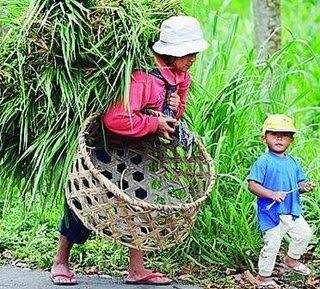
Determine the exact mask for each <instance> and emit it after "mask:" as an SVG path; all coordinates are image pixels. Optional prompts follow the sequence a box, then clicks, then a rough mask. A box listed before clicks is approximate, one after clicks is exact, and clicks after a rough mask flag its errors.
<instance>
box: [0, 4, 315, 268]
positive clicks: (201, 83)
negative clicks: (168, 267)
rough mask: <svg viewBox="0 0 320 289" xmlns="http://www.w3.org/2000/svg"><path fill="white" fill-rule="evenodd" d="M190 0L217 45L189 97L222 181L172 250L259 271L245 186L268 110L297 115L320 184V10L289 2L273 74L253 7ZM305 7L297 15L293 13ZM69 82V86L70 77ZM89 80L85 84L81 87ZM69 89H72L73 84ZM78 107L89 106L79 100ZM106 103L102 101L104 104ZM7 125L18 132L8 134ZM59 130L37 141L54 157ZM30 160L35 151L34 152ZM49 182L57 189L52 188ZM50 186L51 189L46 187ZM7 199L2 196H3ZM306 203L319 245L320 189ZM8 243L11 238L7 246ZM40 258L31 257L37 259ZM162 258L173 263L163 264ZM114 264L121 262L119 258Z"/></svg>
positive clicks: (303, 148) (298, 145)
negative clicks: (257, 39) (257, 35)
mask: <svg viewBox="0 0 320 289" xmlns="http://www.w3.org/2000/svg"><path fill="white" fill-rule="evenodd" d="M183 2H184V6H185V9H186V10H187V12H188V13H190V14H191V15H194V16H195V17H197V18H198V19H199V20H200V21H201V22H202V24H203V27H204V29H205V34H206V38H208V40H209V42H210V43H211V47H210V48H209V49H208V50H207V51H206V52H205V53H202V54H199V55H198V59H197V62H196V65H195V67H194V68H193V71H192V74H193V81H194V84H193V86H192V91H191V93H190V96H189V103H188V109H187V115H186V120H187V121H188V122H189V124H190V126H191V127H192V128H193V129H194V130H195V131H196V132H197V133H198V134H199V135H200V136H201V137H202V138H203V139H204V141H205V143H206V145H207V148H208V149H209V151H210V153H211V155H212V156H213V158H214V160H215V166H216V169H217V172H218V179H217V183H216V186H215V188H214V190H213V192H212V195H211V197H210V199H209V200H208V201H207V202H206V204H205V206H204V207H203V209H202V211H201V213H200V214H199V218H198V220H197V223H196V226H195V228H194V230H193V231H192V232H191V234H190V237H189V238H188V240H187V241H186V242H184V243H183V244H181V245H180V246H178V247H177V248H176V249H175V250H173V251H171V253H173V256H175V260H179V261H181V262H182V261H185V258H188V259H190V260H191V261H192V262H194V263H196V264H198V265H200V266H207V265H208V264H212V265H219V266H222V267H226V266H227V267H232V268H243V267H246V268H248V267H249V268H250V267H254V266H255V261H256V259H257V256H258V251H259V249H260V247H261V244H262V243H261V239H260V235H259V233H258V231H257V228H256V213H255V197H254V196H253V195H251V194H250V193H249V192H248V190H247V188H246V176H247V174H248V172H249V169H250V166H251V165H252V163H253V161H254V160H255V159H256V158H257V157H258V156H259V155H260V154H261V153H262V152H264V150H265V147H264V145H263V143H262V142H261V139H260V134H261V133H260V132H261V125H262V123H263V120H264V119H265V117H266V115H267V114H268V113H286V114H289V115H291V116H293V117H294V119H295V122H296V124H297V126H298V128H299V133H298V134H297V135H296V139H295V142H294V144H293V146H292V148H291V152H292V154H293V155H295V156H296V157H297V158H298V159H299V160H300V161H301V163H302V165H303V167H304V169H305V171H306V172H307V175H308V176H309V178H310V179H312V180H315V181H319V180H320V168H319V155H320V154H319V153H320V147H319V135H320V128H319V121H320V119H319V109H320V107H319V106H320V99H319V93H318V92H319V89H320V83H319V79H320V69H319V67H320V66H319V52H320V46H319V44H320V43H319V38H318V37H316V36H317V31H318V30H319V29H317V28H319V20H318V19H319V15H320V5H319V4H318V3H316V2H314V1H302V0H299V1H296V2H295V3H293V2H292V1H288V0H286V1H282V4H283V9H282V10H283V12H282V16H283V23H284V28H285V29H284V33H283V38H284V41H283V43H284V44H283V48H282V49H281V50H280V51H279V52H277V53H276V54H275V55H273V56H272V58H271V59H270V61H269V62H268V64H267V66H266V67H264V68H261V67H257V65H256V59H255V53H254V50H253V35H252V33H253V27H252V25H253V21H252V15H251V12H250V11H251V10H250V6H249V3H250V1H241V2H240V1H220V2H219V3H218V2H217V1H189V0H184V1H183ZM220 4H221V5H220ZM297 10H299V16H298V17H297V15H296V13H295V11H297ZM230 11H231V12H230ZM146 37H147V36H146ZM68 55H69V54H68ZM70 55H72V53H71V54H70ZM102 59H103V58H102ZM65 64H68V61H67V60H66V61H64V64H63V65H65ZM66 66H67V65H66ZM71 73H73V72H72V70H71ZM65 77H66V79H68V73H67V72H65ZM266 78H268V79H270V81H269V82H268V83H269V86H268V89H267V95H266V96H265V95H263V91H264V89H265V87H264V83H265V79H266ZM85 81H87V79H86V80H85ZM63 83H66V81H64V82H63ZM86 83H87V82H84V83H78V84H77V85H79V87H82V86H83V85H84V84H86ZM47 85H50V84H49V83H48V84H47ZM63 87H65V88H66V89H67V88H68V87H69V85H63ZM76 87H77V86H76ZM49 90H50V89H49ZM63 102H66V103H67V98H65V97H63ZM78 103H79V105H82V102H81V99H79V102H78ZM104 105H105V103H103V101H102V102H101V107H103V106H104ZM18 109H19V107H17V110H18ZM44 115H45V114H44ZM22 124H23V123H22ZM9 128H10V126H9V127H8V128H7V129H9ZM51 131H52V129H51V130H50V133H48V134H44V135H41V138H39V141H40V140H41V139H42V138H47V140H48V142H47V144H48V145H47V147H46V150H45V151H46V152H47V153H52V147H51V146H50V145H49V144H50V141H51V143H52V144H57V143H60V142H61V140H59V139H58V136H56V137H57V139H56V140H54V139H52V138H54V136H53V135H52V134H51ZM76 131H77V129H75V131H74V132H72V137H74V136H75V134H76ZM63 136H64V137H65V136H66V135H65V134H63ZM61 137H62V136H61ZM62 143H63V144H65V143H66V142H64V141H63V142H62ZM57 150H58V148H57ZM68 150H70V148H68ZM30 153H35V152H34V151H32V150H30ZM36 153H38V152H36ZM40 153H41V151H40V152H39V154H40ZM64 156H65V155H64ZM39 166H40V167H41V164H39ZM39 166H38V167H39ZM57 168H58V166H57V167H54V169H55V170H56V169H57ZM60 168H61V167H60ZM8 169H9V167H8ZM61 169H63V168H61ZM2 174H3V170H2V172H1V174H0V179H1V180H4V178H5V181H3V182H1V187H6V188H12V187H14V186H16V185H15V182H14V180H13V179H12V178H8V177H7V176H6V175H2ZM47 185H48V187H49V189H50V185H51V184H50V182H47ZM23 188H24V183H23V182H22V183H21V187H20V188H19V187H16V189H15V191H14V195H15V196H14V197H13V199H12V201H10V200H8V202H7V203H8V204H10V206H12V203H13V202H15V201H16V200H17V198H16V196H17V195H19V191H20V189H23ZM43 189H44V190H48V188H46V187H45V186H44V187H43ZM0 195H1V196H4V191H1V193H0ZM6 196H7V198H9V197H8V195H6ZM38 197H39V196H37V198H36V201H37V202H38V203H37V204H39V206H38V205H36V206H35V207H34V208H35V211H37V210H39V209H38V208H39V207H41V206H42V205H43V204H42V202H43V199H41V198H38ZM53 202H54V201H53V199H51V198H47V199H46V205H47V206H48V207H50V206H51V204H53ZM18 203H19V204H21V202H18ZM303 203H304V214H305V216H306V218H307V219H308V221H310V223H311V224H312V225H313V227H314V228H315V233H316V236H317V237H316V239H318V238H319V235H320V234H319V230H318V228H319V225H320V224H319V222H320V221H319V220H320V210H319V205H320V197H319V188H317V189H316V190H315V191H314V192H312V193H310V194H306V195H304V196H303ZM19 206H20V205H19ZM0 207H1V206H0ZM60 208H61V203H60V202H59V203H58V205H57V208H56V207H55V206H53V208H52V213H51V214H48V215H46V217H44V216H43V215H42V218H43V219H46V220H47V219H50V218H51V221H50V222H49V223H51V226H52V224H54V222H57V221H58V219H59V213H60V212H59V210H60ZM11 210H13V209H12V208H10V207H7V208H5V211H4V215H5V218H7V219H10V218H9V217H8V216H9V214H10V212H11ZM49 215H51V217H50V216H49ZM36 216H37V217H35V218H34V219H33V220H38V219H39V220H40V219H41V218H40V216H39V214H38V215H37V214H36ZM37 218H38V219H37ZM51 228H52V227H51ZM23 230H24V229H23ZM26 230H27V229H26ZM50 232H51V231H50ZM0 235H1V234H0ZM48 235H50V234H48ZM50 236H51V235H50ZM48 242H50V240H49V241H48ZM94 242H98V241H94ZM94 242H93V243H94ZM99 242H100V241H99ZM9 243H10V242H9V241H8V240H7V244H8V246H9V245H10V244H9ZM93 243H89V244H90V245H88V246H89V247H90V246H91V247H90V248H91V249H92V250H93V251H95V249H93V248H97V247H95V246H96V245H93ZM103 244H108V243H105V242H104V243H103ZM99 245H100V246H101V243H99ZM54 247H55V244H51V246H49V247H48V248H50V249H48V250H53V248H54ZM107 247H108V248H111V249H110V250H106V251H105V252H106V254H111V252H118V253H117V254H116V255H117V256H118V254H120V255H121V254H123V251H117V250H118V249H116V248H114V247H112V246H111V245H110V244H109V245H108V246H107ZM86 248H87V249H88V247H86ZM103 248H106V247H103ZM88 250H89V249H88ZM112 250H113V251H112ZM32 252H33V251H32V250H31V251H30V253H29V254H30V256H32ZM91 252H92V251H90V254H91ZM119 252H120V253H119ZM85 254H86V253H85V250H83V251H80V252H79V251H77V255H76V256H77V258H80V257H81V256H87V255H85ZM88 254H89V253H88ZM92 254H93V255H90V257H88V259H86V260H87V261H86V262H88V263H90V262H92V261H93V262H92V263H94V257H93V256H96V258H100V259H101V256H100V252H93V253H92ZM165 256H166V255H165ZM74 258H75V259H74V260H78V259H77V258H76V257H74ZM100 259H99V260H100ZM82 260H83V259H82ZM90 260H91V261H90ZM108 260H109V259H108ZM164 260H165V258H163V259H162V261H164ZM49 262H50V261H49ZM110 262H112V261H110ZM116 262H119V264H120V263H121V262H120V261H119V260H118V259H117V261H116ZM92 263H90V264H92ZM164 263H166V262H164ZM101 264H102V263H101ZM103 264H106V263H103ZM121 266H123V263H121Z"/></svg>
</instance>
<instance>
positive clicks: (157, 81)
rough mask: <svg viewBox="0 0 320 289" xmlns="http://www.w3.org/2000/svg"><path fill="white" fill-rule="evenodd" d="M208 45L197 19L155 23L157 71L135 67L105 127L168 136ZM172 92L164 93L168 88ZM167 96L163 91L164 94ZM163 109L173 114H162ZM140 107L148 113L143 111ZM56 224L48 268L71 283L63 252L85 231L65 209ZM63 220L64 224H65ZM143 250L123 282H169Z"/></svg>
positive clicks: (57, 280) (134, 255)
mask: <svg viewBox="0 0 320 289" xmlns="http://www.w3.org/2000/svg"><path fill="white" fill-rule="evenodd" d="M207 47H208V43H207V42H206V41H205V39H204V37H203V33H202V31H201V28H200V24H199V22H198V21H197V20H196V19H195V18H193V17H188V16H173V17H171V18H169V19H167V20H165V21H164V22H163V23H162V25H161V32H160V39H159V40H158V41H157V42H156V43H155V44H154V45H153V51H154V52H155V57H156V66H157V70H156V72H155V73H147V72H144V71H135V72H134V73H133V75H132V78H131V83H130V90H129V109H127V108H126V107H125V105H124V103H122V102H118V103H116V104H114V105H113V106H111V107H110V108H109V109H108V110H106V112H105V113H104V115H103V122H104V124H105V126H106V127H107V129H108V130H110V131H112V132H114V133H116V134H119V135H122V136H126V137H132V138H139V137H143V136H145V135H148V134H152V133H156V132H159V133H161V134H162V135H163V136H164V137H165V138H168V139H171V136H170V134H172V133H173V132H174V126H175V124H176V123H177V120H178V119H180V118H181V116H182V115H183V113H184V111H185V106H186V101H187V92H188V89H189V86H190V82H191V78H190V74H189V73H188V70H189V68H190V67H191V65H192V64H193V63H194V61H195V59H196V54H197V53H198V52H200V51H203V50H205V49H206V48H207ZM169 85H170V86H171V87H174V88H175V89H176V90H175V91H172V92H171V93H167V91H168V89H167V88H168V86H169ZM168 94H169V95H168ZM164 107H167V108H169V109H170V110H171V111H172V112H173V114H172V116H171V117H167V116H165V115H164V114H162V111H163V109H164ZM146 110H148V111H152V112H153V113H146ZM67 214H68V218H64V219H63V220H62V223H61V228H60V239H59V247H58V251H57V255H56V259H55V261H54V264H53V266H52V269H51V279H52V281H53V283H54V284H57V285H65V284H76V283H77V280H76V276H75V275H74V273H73V272H71V271H70V270H69V255H70V251H71V248H72V246H73V244H74V243H76V244H82V243H84V242H85V241H86V240H87V238H88V236H89V233H90V231H89V230H88V229H87V228H86V227H85V226H84V225H83V224H82V222H81V221H80V220H79V219H78V218H77V217H76V215H75V214H74V213H73V212H72V211H71V210H70V209H69V210H68V211H67ZM66 219H68V224H67V222H66ZM143 256H144V255H143V252H142V251H141V250H136V249H129V268H128V276H127V279H126V283H129V284H153V285H165V284H169V283H170V282H171V280H170V279H169V278H167V277H165V276H164V275H163V274H161V273H157V272H154V271H152V270H149V269H146V268H145V266H144V260H143Z"/></svg>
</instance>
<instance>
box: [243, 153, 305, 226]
mask: <svg viewBox="0 0 320 289" xmlns="http://www.w3.org/2000/svg"><path fill="white" fill-rule="evenodd" d="M247 180H248V181H250V180H252V181H255V182H257V183H259V184H261V185H262V186H263V187H264V188H266V189H269V190H272V191H274V192H277V191H282V192H289V191H291V190H293V189H297V190H296V191H294V192H292V193H289V194H287V196H286V198H285V200H284V201H283V202H281V203H278V202H277V203H275V204H274V205H273V206H272V207H271V208H270V209H269V210H267V208H266V207H267V206H268V205H270V204H271V203H272V202H273V201H272V200H271V199H268V198H261V197H258V200H257V203H258V225H259V229H260V230H261V231H262V232H265V231H267V230H269V229H271V228H273V227H275V226H277V225H278V224H279V222H280V217H279V216H280V215H292V216H295V217H299V216H300V215H301V203H300V193H299V190H298V184H299V183H300V182H302V181H304V180H305V176H304V173H303V171H302V169H301V167H300V165H299V163H298V162H297V160H296V159H295V158H293V157H292V156H291V155H288V154H286V155H285V156H284V157H280V156H278V155H276V154H274V153H272V152H271V151H269V152H267V153H265V154H263V155H262V156H260V157H259V159H258V160H257V161H256V162H255V163H254V164H253V166H252V168H251V171H250V174H249V176H248V177H247Z"/></svg>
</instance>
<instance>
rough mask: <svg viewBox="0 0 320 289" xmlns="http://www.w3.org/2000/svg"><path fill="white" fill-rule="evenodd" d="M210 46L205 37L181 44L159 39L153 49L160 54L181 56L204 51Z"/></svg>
mask: <svg viewBox="0 0 320 289" xmlns="http://www.w3.org/2000/svg"><path fill="white" fill-rule="evenodd" d="M208 47H209V44H208V42H207V41H205V40H204V39H199V40H193V41H190V42H186V43H180V44H173V43H167V42H163V41H161V40H159V41H157V42H156V43H155V44H154V45H153V46H152V49H153V50H154V51H155V52H156V53H158V54H163V55H170V56H176V57H181V56H185V55H188V54H192V53H197V52H201V51H204V50H206V49H207V48H208Z"/></svg>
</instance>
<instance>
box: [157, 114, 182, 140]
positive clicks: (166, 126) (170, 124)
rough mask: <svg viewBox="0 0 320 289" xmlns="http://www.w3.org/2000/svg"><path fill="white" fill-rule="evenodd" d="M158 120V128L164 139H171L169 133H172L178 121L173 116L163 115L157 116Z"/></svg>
mask: <svg viewBox="0 0 320 289" xmlns="http://www.w3.org/2000/svg"><path fill="white" fill-rule="evenodd" d="M158 120H159V126H158V130H159V131H160V132H161V133H162V134H163V136H164V137H165V138H166V139H168V140H172V138H171V137H170V133H174V131H175V126H176V125H177V123H178V121H177V120H176V119H175V118H172V117H163V116H160V117H158Z"/></svg>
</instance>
